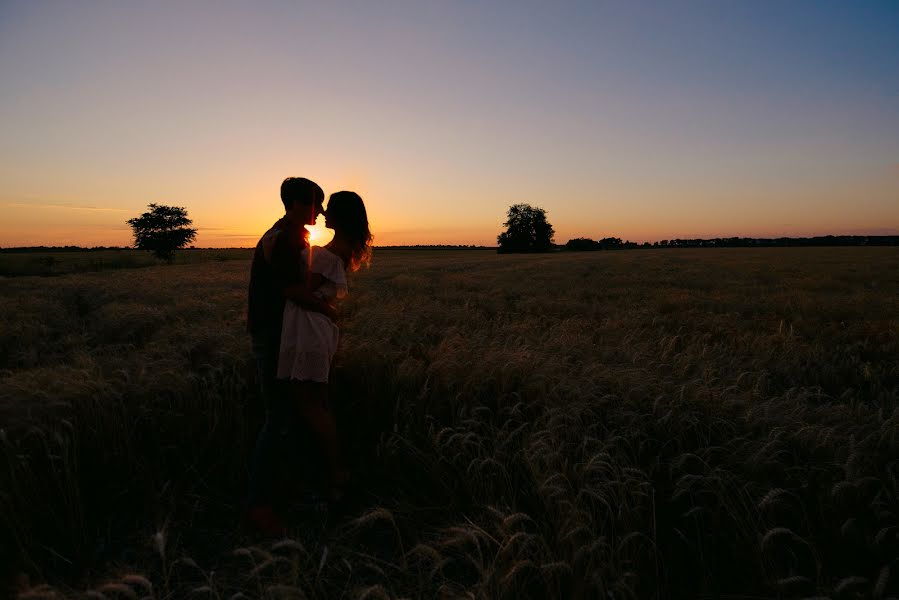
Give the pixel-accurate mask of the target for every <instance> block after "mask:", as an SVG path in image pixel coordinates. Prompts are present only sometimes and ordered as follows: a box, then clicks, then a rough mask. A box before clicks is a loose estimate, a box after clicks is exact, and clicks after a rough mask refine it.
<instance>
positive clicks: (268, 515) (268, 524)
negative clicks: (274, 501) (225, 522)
mask: <svg viewBox="0 0 899 600" xmlns="http://www.w3.org/2000/svg"><path fill="white" fill-rule="evenodd" d="M247 521H248V522H249V523H250V524H251V525H252V526H253V527H255V528H256V529H258V530H259V531H261V532H262V533H264V534H265V535H266V536H268V537H285V536H286V535H287V527H285V526H284V523H283V522H282V521H281V519H280V518H279V517H278V515H276V514H275V511H274V509H273V508H272V507H271V506H253V507H250V509H249V510H248V511H247Z"/></svg>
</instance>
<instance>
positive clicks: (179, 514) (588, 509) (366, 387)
mask: <svg viewBox="0 0 899 600" xmlns="http://www.w3.org/2000/svg"><path fill="white" fill-rule="evenodd" d="M248 274H249V263H248V262H247V261H239V260H234V261H229V262H208V263H203V264H186V265H173V266H161V267H147V268H142V269H123V270H117V271H107V272H97V273H81V274H72V275H64V276H59V277H53V278H38V277H17V278H6V279H2V280H0V327H2V329H0V448H2V458H0V565H2V566H0V573H2V576H3V579H2V582H0V584H2V585H3V588H0V593H2V591H3V590H9V591H10V592H11V594H12V595H13V597H16V596H17V597H19V598H23V599H24V598H62V597H72V598H152V599H154V600H159V599H168V598H216V599H227V598H230V599H234V600H237V599H240V598H369V599H375V598H680V597H732V598H736V597H740V598H748V597H753V598H761V597H806V596H807V597H812V596H820V597H832V598H862V597H872V598H886V597H890V596H897V595H899V559H897V557H899V414H897V411H896V405H897V395H899V250H897V249H895V248H789V249H720V250H645V251H644V250H640V251H622V252H596V253H554V254H546V255H519V256H514V255H497V254H495V253H493V252H490V251H479V250H465V251H425V250H414V251H413V250H380V251H376V253H375V256H374V262H373V265H372V267H371V268H370V269H368V270H366V271H363V272H361V273H358V274H356V275H355V276H354V278H353V279H352V280H351V282H350V286H351V288H350V297H349V298H348V300H347V301H346V302H345V303H344V305H343V306H342V307H341V315H342V316H341V323H340V327H341V342H340V350H339V353H338V358H337V364H336V365H335V370H334V382H333V385H332V390H333V391H332V397H333V400H334V405H335V409H336V410H337V412H338V415H339V419H340V421H339V422H340V428H341V431H342V435H343V438H344V440H345V443H346V447H347V449H348V452H349V455H350V459H351V462H352V464H353V466H354V473H355V474H356V483H357V487H358V490H357V492H356V493H355V497H354V498H353V499H352V501H351V503H350V506H349V508H348V509H347V510H346V511H345V513H344V514H331V515H328V514H325V513H322V512H320V511H316V510H311V509H309V508H308V507H303V506H301V505H299V504H298V503H297V504H296V505H291V506H289V507H288V511H287V516H288V520H289V523H290V535H289V537H288V538H287V539H283V540H274V541H271V540H268V541H267V540H264V539H261V538H259V537H256V536H254V534H253V533H252V532H249V531H247V530H246V529H244V528H242V527H241V524H240V519H241V513H242V508H241V503H242V496H243V492H244V488H245V485H246V468H247V467H246V465H247V458H248V455H249V452H250V448H251V447H252V443H253V440H254V437H255V433H256V430H257V428H258V427H259V425H260V422H261V418H262V415H261V410H260V408H259V400H258V398H257V395H256V391H255V387H254V383H253V380H252V372H253V370H252V365H251V363H250V358H249V348H248V346H249V344H248V340H247V336H246V334H245V320H244V313H245V306H246V304H245V303H246V287H247V280H248Z"/></svg>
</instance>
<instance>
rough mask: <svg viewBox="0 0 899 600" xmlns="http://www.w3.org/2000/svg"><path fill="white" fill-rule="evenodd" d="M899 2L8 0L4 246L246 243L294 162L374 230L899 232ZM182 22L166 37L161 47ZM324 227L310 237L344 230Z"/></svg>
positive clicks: (1, 105) (0, 107) (2, 23)
mask: <svg viewBox="0 0 899 600" xmlns="http://www.w3.org/2000/svg"><path fill="white" fill-rule="evenodd" d="M896 31H899V4H897V3H895V2H886V1H877V2H870V3H865V4H864V5H863V6H862V5H850V4H838V3H823V4H822V3H817V2H808V1H797V2H791V3H789V4H784V3H781V2H774V1H768V0H765V1H761V2H752V3H749V2H746V3H727V4H722V3H702V2H695V3H684V4H677V5H673V4H671V3H667V2H650V3H639V4H635V3H630V2H610V3H602V4H595V5H593V4H591V5H584V4H581V3H569V2H565V3H558V4H553V5H541V4H531V3H526V4H525V5H522V4H520V3H509V2H507V3H492V4H490V5H488V6H479V5H467V4H457V3H438V4H433V5H430V4H429V5H418V4H411V5H410V4H408V3H404V2H386V3H376V4H375V3H372V4H368V3H365V4H357V5H352V6H350V5H344V4H339V3H335V4H327V5H317V4H313V3H305V2H299V3H290V4H287V5H285V4H283V3H278V2H260V3H254V4H252V5H221V4H219V3H211V2H196V3H189V4H181V3H148V4H115V3H113V4H100V3H96V4H95V3H66V4H44V3H33V2H24V1H11V2H4V3H2V4H0V77H2V79H3V81H4V85H3V87H2V90H0V128H2V130H3V132H4V135H3V136H2V137H0V212H2V215H3V218H2V219H0V247H10V246H36V245H47V246H62V245H80V246H121V245H129V244H131V242H132V238H131V232H130V229H129V227H128V226H127V224H126V221H127V220H128V219H129V218H131V217H134V216H137V215H139V214H140V213H141V212H142V211H144V210H146V206H147V205H148V204H150V203H158V204H166V205H172V206H182V207H185V208H186V209H187V212H188V214H189V216H190V218H191V219H192V220H193V223H194V226H195V227H196V228H197V230H198V235H197V239H196V241H195V244H196V245H197V246H198V247H252V246H254V245H255V243H256V241H257V240H258V239H259V236H260V235H261V234H262V233H263V232H264V231H265V230H266V229H267V228H268V227H270V226H271V224H272V223H273V222H274V221H275V220H277V219H278V218H279V217H280V215H281V214H283V208H282V207H281V205H280V199H279V197H278V186H279V184H280V182H281V181H282V180H283V179H284V178H286V177H291V176H301V177H307V178H309V179H312V180H314V181H316V182H317V183H319V184H320V185H321V186H322V188H323V189H324V190H325V192H326V196H327V195H328V194H330V193H333V192H335V191H339V190H353V191H357V192H359V193H360V194H361V195H362V197H363V198H364V200H365V202H366V206H367V208H368V214H369V219H370V222H371V228H372V232H373V233H374V236H375V244H377V245H416V244H464V245H491V246H492V245H495V244H496V236H497V235H498V234H499V233H500V231H501V230H502V223H503V221H504V220H505V215H506V210H507V209H508V207H509V206H510V205H512V204H516V203H528V204H531V205H534V206H538V207H541V208H543V209H545V210H546V213H547V216H548V219H549V221H550V222H551V223H552V225H553V227H554V228H555V232H556V236H555V241H556V242H557V243H561V244H564V243H565V242H566V241H567V240H569V239H572V238H577V237H589V238H593V239H598V238H602V237H606V236H616V237H621V238H623V239H630V240H633V241H638V242H640V241H655V240H661V239H673V238H676V237H681V238H692V237H731V236H747V237H754V236H755V237H779V236H799V237H802V236H814V235H826V234H835V235H896V234H899V103H897V102H896V98H897V96H899V78H897V73H899V36H897V35H895V33H896ZM160 40H164V43H160ZM319 227H320V226H319V225H316V228H313V230H312V233H311V239H312V240H313V243H326V242H327V240H328V239H330V238H329V236H330V234H329V233H327V232H326V231H324V230H323V229H319Z"/></svg>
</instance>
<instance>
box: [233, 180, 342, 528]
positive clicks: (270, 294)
mask: <svg viewBox="0 0 899 600" xmlns="http://www.w3.org/2000/svg"><path fill="white" fill-rule="evenodd" d="M324 199H325V194H324V192H323V191H322V189H321V188H320V187H319V186H318V185H317V184H316V183H314V182H312V181H310V180H308V179H304V178H302V177H288V178H287V179H285V180H284V182H283V183H282V184H281V201H282V202H283V204H284V216H283V217H282V218H280V219H279V220H278V221H277V222H276V223H275V224H274V225H272V227H271V228H270V229H269V230H268V231H266V232H265V234H264V235H263V236H262V238H261V239H260V240H259V243H257V244H256V251H255V252H254V253H253V264H252V266H251V267H250V288H249V302H248V305H249V306H248V311H247V326H248V329H249V332H250V339H251V345H252V351H253V358H254V359H255V361H256V373H257V379H258V381H259V392H260V395H261V397H262V399H263V401H264V402H265V424H264V425H263V426H262V430H261V431H260V432H259V436H258V438H257V440H256V448H255V450H254V452H253V457H252V460H251V464H250V481H249V490H248V505H249V507H248V511H247V518H248V520H249V521H250V523H251V524H253V525H255V526H256V527H257V528H259V529H260V530H261V531H263V532H264V533H266V534H268V535H281V534H283V533H284V532H285V528H284V525H283V523H282V522H281V520H280V519H279V518H278V516H277V515H276V514H275V511H274V509H273V506H272V505H273V501H274V498H273V494H274V489H273V488H274V480H275V474H276V468H277V466H278V465H279V464H282V463H283V462H284V459H287V458H290V453H291V452H293V453H295V452H296V449H297V446H296V441H297V440H296V436H297V429H298V425H299V423H298V415H297V411H296V409H295V407H292V406H291V405H290V402H289V398H288V397H287V394H286V390H285V387H286V386H284V385H283V382H279V381H278V380H277V379H276V378H275V374H276V372H277V369H278V350H279V348H280V344H281V317H282V315H283V313H284V303H285V301H286V299H288V298H289V299H290V300H293V301H295V302H297V303H298V304H300V305H301V306H302V307H303V308H306V309H308V310H313V311H316V312H321V313H324V314H326V315H328V316H329V317H331V318H332V319H333V318H334V314H333V308H331V307H330V306H329V305H328V304H326V303H324V302H322V301H321V300H319V299H318V298H316V297H315V296H314V295H312V294H311V293H310V292H308V291H307V289H306V285H305V279H306V269H305V266H304V264H303V261H302V260H301V257H300V253H301V252H302V251H303V249H304V248H308V247H309V239H308V236H309V232H308V231H307V230H306V228H305V225H313V224H315V219H316V217H318V215H320V214H321V213H322V212H323V208H322V203H323V202H324ZM295 458H296V457H295Z"/></svg>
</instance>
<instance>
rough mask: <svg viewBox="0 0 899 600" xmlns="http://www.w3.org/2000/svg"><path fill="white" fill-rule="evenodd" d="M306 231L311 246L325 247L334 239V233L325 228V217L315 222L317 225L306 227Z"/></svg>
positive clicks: (320, 216)
mask: <svg viewBox="0 0 899 600" xmlns="http://www.w3.org/2000/svg"><path fill="white" fill-rule="evenodd" d="M306 229H307V230H308V231H309V244H310V245H311V246H324V245H326V244H327V243H328V242H330V241H331V240H332V239H333V238H334V231H333V230H331V229H328V228H327V227H325V217H323V216H322V215H319V217H318V219H316V220H315V225H306Z"/></svg>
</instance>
